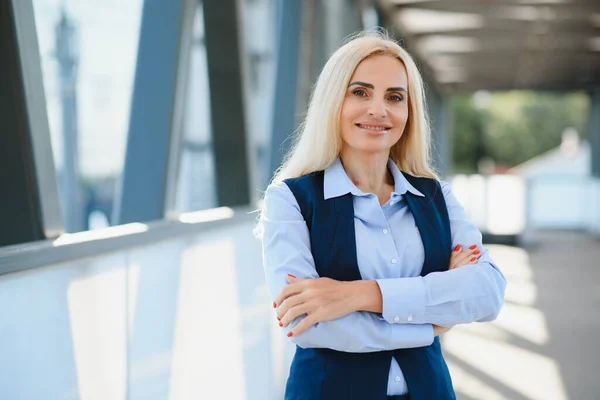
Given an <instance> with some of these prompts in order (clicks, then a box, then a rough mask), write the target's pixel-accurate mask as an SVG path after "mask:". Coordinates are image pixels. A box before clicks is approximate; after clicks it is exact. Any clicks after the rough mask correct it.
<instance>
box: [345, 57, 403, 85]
mask: <svg viewBox="0 0 600 400" xmlns="http://www.w3.org/2000/svg"><path fill="white" fill-rule="evenodd" d="M355 80H358V81H363V82H368V83H373V84H375V86H377V84H376V83H380V84H385V85H387V86H404V87H406V84H407V82H408V75H407V73H406V68H405V67H404V64H402V62H401V61H400V60H398V59H397V58H396V57H393V56H391V55H376V56H371V57H367V58H365V59H364V60H362V61H361V62H360V64H358V66H357V67H356V69H355V70H354V74H353V75H352V78H351V79H350V81H351V82H352V81H355Z"/></svg>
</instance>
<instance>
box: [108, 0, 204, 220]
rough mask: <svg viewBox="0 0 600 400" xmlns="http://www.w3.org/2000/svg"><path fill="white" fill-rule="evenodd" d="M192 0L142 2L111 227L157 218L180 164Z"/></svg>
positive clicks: (193, 7)
mask: <svg viewBox="0 0 600 400" xmlns="http://www.w3.org/2000/svg"><path fill="white" fill-rule="evenodd" d="M196 7H197V3H196V1H195V0H173V1H170V2H168V3H166V2H164V1H162V0H146V1H145V2H144V7H143V13H142V22H141V29H140V38H139V47H138V55H137V64H136V72H135V82H134V88H133V96H132V104H131V117H130V123H129V135H128V137H127V152H126V156H125V165H124V170H123V174H122V177H121V182H120V185H121V188H120V191H117V193H118V194H120V196H118V197H117V198H116V204H115V208H114V214H113V223H114V224H124V223H129V222H142V221H152V220H158V219H162V218H163V217H164V216H165V212H166V208H167V206H166V204H167V198H168V197H169V196H171V197H172V195H171V194H170V193H169V192H170V191H173V190H174V189H173V187H174V183H173V180H174V178H173V176H176V172H174V171H177V165H178V164H179V160H178V159H177V157H175V155H176V154H178V152H177V147H178V143H179V136H180V134H181V129H180V125H181V118H182V117H183V115H182V114H183V113H182V109H183V98H184V96H185V91H184V90H182V88H183V87H185V83H186V80H187V67H188V65H189V62H188V58H189V52H190V50H189V46H190V43H191V39H192V28H193V17H194V15H195V11H196Z"/></svg>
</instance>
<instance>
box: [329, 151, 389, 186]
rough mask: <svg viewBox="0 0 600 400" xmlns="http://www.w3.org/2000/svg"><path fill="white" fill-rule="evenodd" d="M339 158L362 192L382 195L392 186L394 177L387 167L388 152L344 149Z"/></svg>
mask: <svg viewBox="0 0 600 400" xmlns="http://www.w3.org/2000/svg"><path fill="white" fill-rule="evenodd" d="M340 159H341V161H342V165H343V166H344V170H345V171H346V174H347V175H348V177H349V178H350V180H351V181H352V182H353V183H354V184H355V185H356V187H357V188H359V189H360V190H361V191H363V192H364V193H374V194H376V195H377V196H378V197H382V196H385V195H386V193H387V192H389V188H390V187H392V188H393V184H394V179H393V177H392V176H391V174H390V173H389V172H388V169H387V163H388V159H389V152H383V153H362V152H356V151H352V150H351V149H344V150H343V151H342V154H341V155H340ZM387 195H389V193H387Z"/></svg>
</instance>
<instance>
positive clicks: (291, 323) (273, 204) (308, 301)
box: [263, 183, 506, 352]
mask: <svg viewBox="0 0 600 400" xmlns="http://www.w3.org/2000/svg"><path fill="white" fill-rule="evenodd" d="M443 188H444V195H445V196H446V202H447V205H448V211H449V215H450V220H451V227H452V239H453V245H457V244H460V245H465V246H464V247H465V248H466V247H467V246H469V245H470V243H476V244H477V246H478V249H480V250H482V251H481V254H480V258H479V260H477V261H476V262H475V263H471V264H468V265H464V266H462V267H461V268H452V269H450V270H448V271H445V272H436V273H431V274H429V275H427V276H426V277H412V278H396V279H378V280H365V281H354V282H340V281H335V280H333V279H329V278H320V277H319V276H318V274H317V272H316V269H315V265H314V260H313V258H312V253H311V251H310V239H309V233H308V229H307V228H306V224H305V222H304V220H303V218H302V215H301V213H300V210H299V207H298V204H297V202H296V200H295V198H294V196H293V194H292V193H291V192H290V191H289V189H288V188H287V186H286V185H285V184H283V183H282V184H278V185H271V186H270V187H269V188H268V189H267V193H266V196H265V210H264V218H263V230H264V233H263V259H264V267H265V274H266V278H267V284H268V286H269V289H270V291H271V294H272V298H273V299H275V302H274V306H275V307H277V315H278V318H280V319H281V325H282V328H283V329H284V330H285V331H286V332H287V334H288V336H291V339H292V341H294V342H295V343H296V344H298V345H299V346H301V347H325V348H331V349H334V350H339V351H347V352H369V351H381V350H391V349H398V348H409V347H421V346H426V345H429V344H431V342H432V341H433V337H434V335H435V334H436V333H438V332H436V329H437V331H439V330H440V329H441V328H439V327H438V328H436V327H435V326H434V325H441V326H452V325H455V324H458V323H468V322H473V321H489V320H492V319H494V318H496V316H497V314H498V312H499V310H500V307H501V306H502V302H503V297H504V290H505V285H506V283H505V280H504V277H503V276H502V274H501V273H500V271H499V270H498V269H497V268H496V266H495V265H494V264H493V263H492V261H491V259H490V258H489V254H488V253H487V251H486V250H484V249H483V247H482V246H481V234H480V233H479V231H478V230H477V229H476V228H475V227H473V226H472V225H471V224H470V223H469V222H468V221H467V220H466V218H465V216H464V211H463V209H462V207H461V206H460V204H458V201H456V199H455V198H454V196H453V195H452V194H451V192H450V190H449V187H448V186H443ZM471 251H473V250H471ZM459 253H460V254H463V253H461V252H458V253H457V255H458V254H459ZM467 254H468V253H467ZM288 274H290V276H289V275H288ZM295 277H298V278H295ZM376 313H381V314H382V315H383V318H380V317H379V316H378V315H377V314H376Z"/></svg>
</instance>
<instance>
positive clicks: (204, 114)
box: [174, 4, 217, 213]
mask: <svg viewBox="0 0 600 400" xmlns="http://www.w3.org/2000/svg"><path fill="white" fill-rule="evenodd" d="M203 18H204V17H203V15H202V6H201V4H200V5H199V6H198V10H197V12H196V15H195V17H194V38H193V40H192V46H191V49H190V51H191V55H190V69H189V77H188V84H187V85H186V87H187V90H188V92H187V101H186V109H185V116H184V123H183V129H184V130H183V138H182V139H183V140H182V149H181V164H180V166H179V176H178V182H177V193H176V196H175V206H174V208H175V211H176V212H179V213H183V212H190V211H197V210H203V209H207V208H214V207H216V205H217V193H216V183H215V162H214V153H213V144H212V128H211V120H210V98H209V94H210V93H209V85H208V69H207V64H206V47H205V44H204V19H203Z"/></svg>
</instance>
